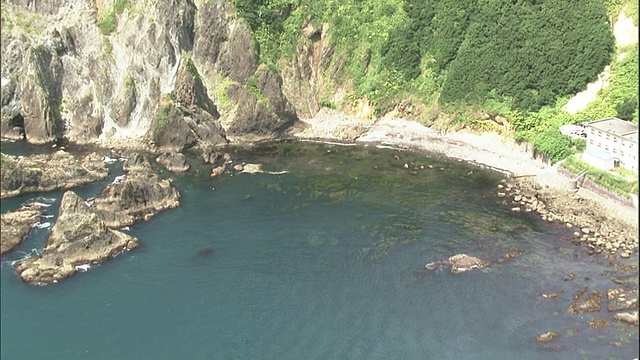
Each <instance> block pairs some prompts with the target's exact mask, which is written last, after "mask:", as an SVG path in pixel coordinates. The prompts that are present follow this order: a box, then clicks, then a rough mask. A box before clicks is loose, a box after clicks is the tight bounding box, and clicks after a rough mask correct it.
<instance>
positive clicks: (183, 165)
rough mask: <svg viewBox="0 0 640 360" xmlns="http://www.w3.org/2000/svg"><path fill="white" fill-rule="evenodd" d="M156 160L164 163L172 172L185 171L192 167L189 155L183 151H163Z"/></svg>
mask: <svg viewBox="0 0 640 360" xmlns="http://www.w3.org/2000/svg"><path fill="white" fill-rule="evenodd" d="M156 162H157V163H159V164H162V165H164V167H165V168H166V169H167V170H169V171H172V172H185V171H187V170H189V167H190V165H189V163H188V162H187V157H186V156H184V154H182V153H174V152H167V153H163V154H161V155H160V156H158V157H157V158H156Z"/></svg>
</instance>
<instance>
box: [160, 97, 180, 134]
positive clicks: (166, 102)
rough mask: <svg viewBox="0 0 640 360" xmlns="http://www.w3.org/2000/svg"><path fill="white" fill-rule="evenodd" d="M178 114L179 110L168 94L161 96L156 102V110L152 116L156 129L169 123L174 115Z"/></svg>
mask: <svg viewBox="0 0 640 360" xmlns="http://www.w3.org/2000/svg"><path fill="white" fill-rule="evenodd" d="M178 116H180V111H179V110H178V108H177V107H176V106H175V104H174V102H173V100H172V99H171V98H170V97H169V96H163V97H162V98H161V99H160V103H159V104H158V110H157V111H156V114H155V116H154V120H155V123H156V128H157V129H162V128H164V127H166V126H167V125H169V123H170V122H171V120H172V119H173V118H174V117H178Z"/></svg>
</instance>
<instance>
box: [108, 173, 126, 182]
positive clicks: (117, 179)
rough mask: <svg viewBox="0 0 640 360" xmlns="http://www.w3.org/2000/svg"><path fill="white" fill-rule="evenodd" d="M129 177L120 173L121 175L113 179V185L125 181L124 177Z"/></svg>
mask: <svg viewBox="0 0 640 360" xmlns="http://www.w3.org/2000/svg"><path fill="white" fill-rule="evenodd" d="M126 177H127V175H126V174H125V175H120V176H116V178H115V179H113V182H111V185H115V184H120V183H121V182H123V181H124V179H125V178H126Z"/></svg>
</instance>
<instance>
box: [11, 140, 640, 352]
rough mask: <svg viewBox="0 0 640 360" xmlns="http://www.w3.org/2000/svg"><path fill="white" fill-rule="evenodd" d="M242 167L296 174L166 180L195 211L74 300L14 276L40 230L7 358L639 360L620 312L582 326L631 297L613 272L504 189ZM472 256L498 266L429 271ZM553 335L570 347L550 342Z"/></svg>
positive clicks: (414, 174)
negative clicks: (599, 325)
mask: <svg viewBox="0 0 640 360" xmlns="http://www.w3.org/2000/svg"><path fill="white" fill-rule="evenodd" d="M5 148H7V147H6V146H3V151H4V149H5ZM9 150H11V149H9ZM14 151H16V150H14ZM232 158H233V159H234V163H242V162H246V163H259V164H262V166H263V169H264V170H266V171H273V172H283V171H285V172H286V173H281V174H269V173H257V174H249V173H233V172H228V173H226V174H224V175H222V176H221V177H219V178H213V179H212V178H210V177H209V172H210V170H211V169H210V168H211V166H208V167H206V166H202V165H200V164H198V161H197V159H191V161H192V164H193V168H192V169H191V170H190V171H189V172H188V173H186V174H182V175H177V174H169V173H166V172H163V173H162V174H161V175H162V176H164V177H172V178H173V179H174V182H173V183H174V186H176V187H177V189H178V190H179V191H180V193H181V197H182V198H181V205H180V207H179V208H176V209H170V210H167V211H164V212H162V213H160V214H158V215H157V216H154V217H153V218H152V219H151V220H149V221H146V222H144V221H143V222H138V223H136V224H134V225H133V226H131V227H130V230H128V231H125V232H127V233H129V234H131V235H133V236H136V237H138V238H139V239H140V247H139V248H138V249H135V250H133V251H131V252H128V253H125V254H122V255H120V256H119V257H117V258H115V259H111V260H108V261H106V262H104V263H103V264H101V265H99V266H92V267H91V268H90V269H89V270H88V271H87V272H84V273H79V274H77V275H75V276H73V277H71V278H68V279H65V280H63V281H61V282H59V283H57V284H52V285H48V286H44V287H36V286H31V285H28V284H25V283H22V282H21V281H20V279H19V278H18V277H17V276H16V275H15V273H14V272H13V270H12V267H11V263H12V262H13V261H14V260H16V259H19V258H21V257H24V256H26V255H27V254H28V253H29V252H30V251H31V249H36V250H38V251H39V250H41V249H42V247H43V245H44V243H45V241H46V237H47V235H48V233H49V231H50V228H35V229H33V231H32V233H31V235H30V236H29V238H28V239H26V240H25V241H24V242H23V244H22V245H21V246H20V247H19V248H18V249H17V250H15V251H14V252H12V253H9V254H7V255H5V256H4V257H3V258H2V272H1V276H2V278H1V279H2V280H1V290H2V293H1V300H2V302H1V306H2V318H1V320H2V322H1V325H2V331H1V339H0V341H1V356H2V359H471V358H473V359H582V358H584V359H608V358H612V359H632V358H634V357H636V356H637V353H638V329H637V328H633V327H630V326H628V325H624V324H620V323H614V322H611V321H608V322H607V325H606V326H605V328H603V329H593V328H591V327H590V326H589V325H588V321H589V320H593V319H596V320H597V319H607V318H608V319H610V318H611V316H612V314H611V313H607V312H606V303H605V309H604V310H603V311H601V312H599V313H592V314H577V315H576V314H570V313H568V311H567V309H568V306H569V305H570V303H571V301H572V299H573V296H574V294H575V293H576V292H578V291H579V290H580V289H581V288H583V287H585V286H588V287H589V289H590V291H591V290H596V289H597V290H600V291H603V292H606V289H608V288H611V287H615V284H613V283H612V282H611V275H610V273H612V272H615V270H614V269H613V268H612V267H611V266H610V263H609V262H608V261H607V260H605V259H604V258H603V257H599V256H586V255H585V254H584V249H582V248H579V247H576V246H575V245H572V244H570V243H569V242H567V241H566V240H563V239H564V238H566V237H567V236H570V230H568V229H566V228H564V227H563V226H559V225H553V224H546V223H544V222H542V221H540V220H539V219H536V217H535V216H532V215H531V214H514V213H512V212H511V211H510V210H509V208H508V207H505V206H502V205H500V204H499V202H500V199H499V198H497V197H496V196H495V187H496V184H497V183H498V182H499V180H500V179H501V176H500V175H499V174H495V173H491V172H488V171H485V170H482V169H478V168H472V167H469V166H467V165H465V164H463V163H460V162H457V161H447V160H446V159H440V158H435V157H430V156H427V155H425V154H415V153H408V152H402V151H397V150H388V149H376V148H375V147H372V146H370V147H361V146H354V147H346V146H337V145H326V144H303V143H283V144H279V145H273V146H267V147H265V148H258V149H252V150H250V151H244V150H235V151H233V152H232ZM405 164H406V166H405ZM109 166H110V167H111V170H112V171H111V174H110V176H109V178H108V179H106V180H104V181H102V182H99V183H95V184H91V185H89V186H87V187H83V188H80V189H74V191H77V192H78V194H79V195H80V196H82V197H84V198H87V197H90V196H96V195H97V194H99V192H100V190H101V189H102V188H104V186H106V185H107V184H108V183H110V182H111V181H113V179H114V178H115V177H116V176H119V175H121V174H122V171H121V168H120V167H119V164H118V163H115V164H112V165H109ZM61 195H62V192H60V191H56V192H50V193H44V194H30V195H24V196H21V197H18V198H14V199H7V200H3V201H2V212H3V213H4V212H7V211H9V210H12V209H15V208H16V207H18V206H19V205H20V204H23V203H26V202H28V201H31V200H33V199H38V200H39V201H41V202H47V203H50V204H51V206H50V207H48V208H47V210H46V213H47V215H49V216H51V217H50V218H48V219H46V221H50V222H51V223H52V224H53V223H55V218H56V217H57V208H58V206H59V201H60V198H61ZM43 221H44V220H43ZM205 247H210V248H211V249H212V251H211V252H209V253H206V254H200V252H199V250H200V249H202V248H205ZM457 253H466V254H469V255H473V256H477V257H480V258H483V259H487V260H491V261H492V265H491V266H489V267H487V268H484V269H480V270H475V271H472V272H469V273H465V274H457V275H456V274H452V273H450V272H448V271H447V270H446V269H439V270H436V271H429V270H426V269H424V265H425V264H426V263H428V262H431V261H434V260H442V259H446V258H448V257H449V256H452V255H454V254H457ZM509 253H517V254H521V255H519V256H517V257H515V258H512V259H510V258H506V259H505V257H504V256H505V255H506V254H509ZM634 257H635V258H634V259H630V260H629V261H630V263H631V262H633V261H637V256H636V255H634ZM569 273H575V274H576V279H575V280H573V281H567V282H565V281H563V277H564V276H565V275H566V274H569ZM547 292H555V293H557V294H558V297H557V298H555V299H545V298H543V297H542V296H541V294H543V293H547ZM547 331H553V332H556V333H557V334H558V337H557V338H556V339H554V340H552V341H551V342H549V343H547V344H540V343H538V342H536V336H537V335H539V334H541V333H545V332H547Z"/></svg>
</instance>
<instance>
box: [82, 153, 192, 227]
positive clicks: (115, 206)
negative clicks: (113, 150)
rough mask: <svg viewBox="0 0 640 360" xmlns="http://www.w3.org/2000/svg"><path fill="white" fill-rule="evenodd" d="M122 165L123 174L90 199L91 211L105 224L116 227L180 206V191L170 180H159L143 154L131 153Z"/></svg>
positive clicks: (146, 218)
mask: <svg viewBox="0 0 640 360" xmlns="http://www.w3.org/2000/svg"><path fill="white" fill-rule="evenodd" d="M129 162H132V164H131V165H130V166H123V169H124V170H125V171H126V174H125V175H123V176H121V177H118V178H116V180H115V181H114V182H113V183H112V184H110V185H108V186H107V187H106V188H105V189H104V190H103V191H102V194H101V196H100V197H98V198H96V199H93V202H92V203H91V208H92V210H93V211H94V212H95V213H96V214H98V215H100V217H101V218H102V219H103V221H104V223H105V224H106V226H108V227H110V228H112V229H118V228H121V227H124V226H128V225H131V224H133V223H134V222H136V221H137V220H140V219H142V220H149V219H150V218H151V217H153V216H154V215H156V214H157V213H159V212H160V211H163V210H166V209H170V208H175V207H178V206H179V205H180V201H179V200H180V193H178V191H177V190H176V189H175V188H174V187H173V186H172V185H171V181H170V180H166V179H161V178H160V177H159V176H158V175H157V174H156V173H155V172H154V171H153V169H152V167H151V164H150V163H149V161H148V158H147V157H146V156H142V155H139V156H134V157H132V158H130V159H129V160H128V161H127V163H129Z"/></svg>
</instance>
